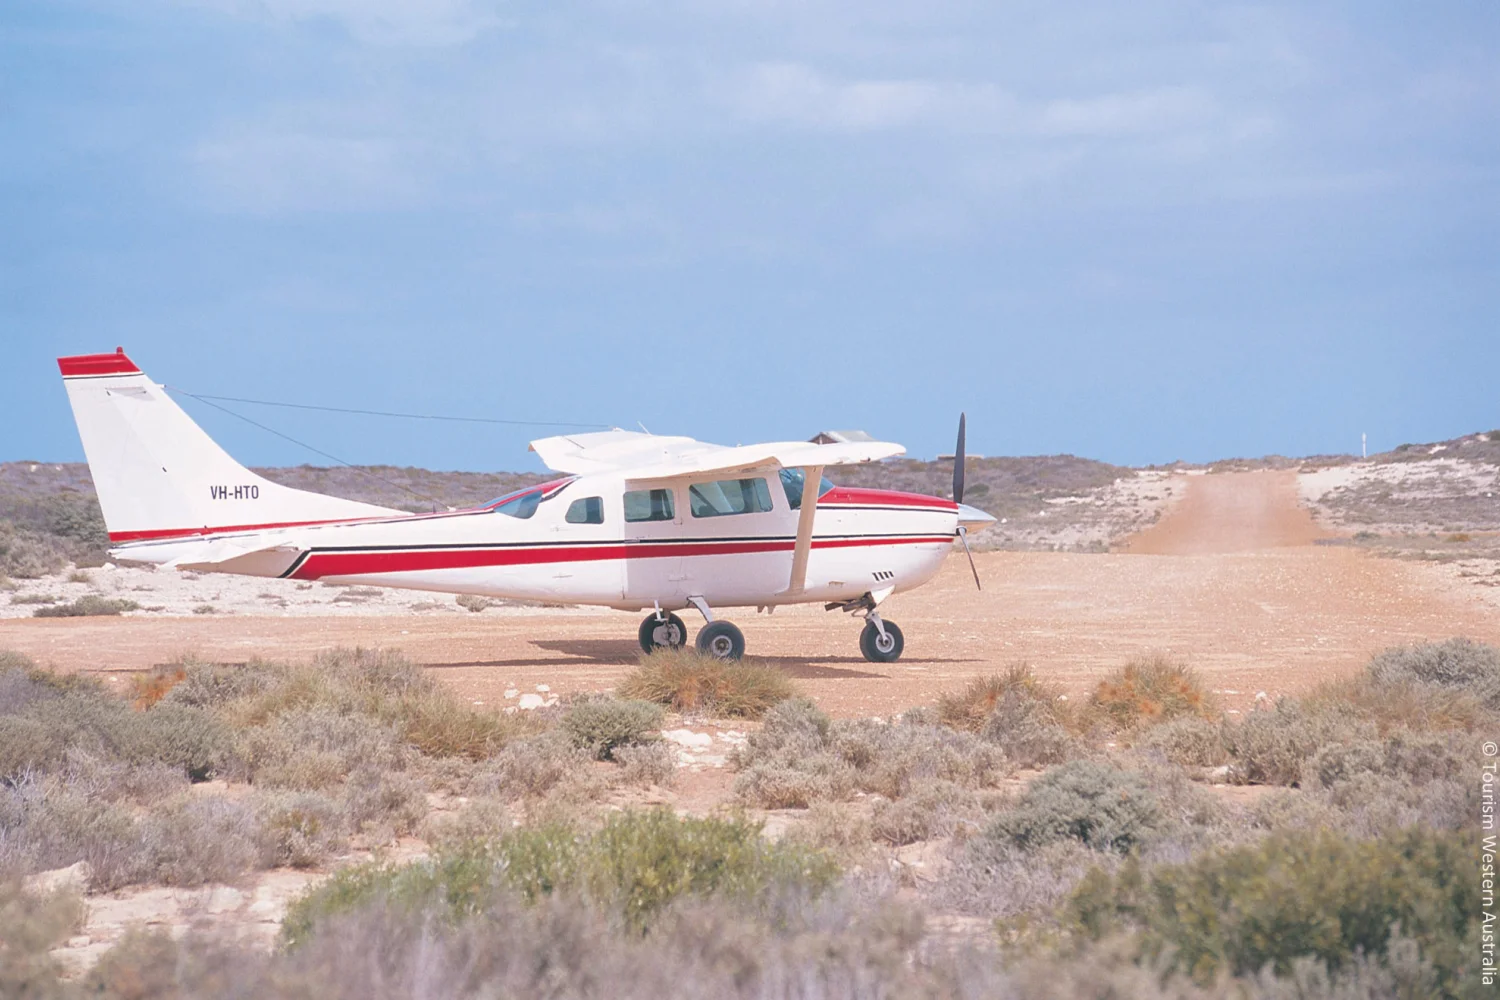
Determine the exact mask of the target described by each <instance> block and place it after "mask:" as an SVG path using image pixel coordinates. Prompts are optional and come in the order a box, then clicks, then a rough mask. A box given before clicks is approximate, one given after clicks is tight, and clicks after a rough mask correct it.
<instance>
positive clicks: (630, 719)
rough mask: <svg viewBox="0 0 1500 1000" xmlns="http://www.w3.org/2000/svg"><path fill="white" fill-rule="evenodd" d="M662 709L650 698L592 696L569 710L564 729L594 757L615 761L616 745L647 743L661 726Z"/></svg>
mask: <svg viewBox="0 0 1500 1000" xmlns="http://www.w3.org/2000/svg"><path fill="white" fill-rule="evenodd" d="M662 714H663V713H662V708H661V706H660V705H657V704H655V703H653V702H649V701H621V700H617V699H615V698H589V699H587V700H584V701H580V702H578V703H577V704H575V705H573V706H572V707H571V708H569V709H568V714H567V715H565V716H563V720H562V729H563V732H565V733H567V734H568V738H569V739H571V740H572V741H573V745H574V746H576V747H578V748H579V749H580V750H587V751H588V752H589V753H590V754H591V755H592V756H593V757H594V759H595V760H613V759H614V751H615V748H616V747H626V746H635V745H638V744H641V743H645V742H646V741H647V740H648V739H649V738H650V734H651V733H652V732H653V731H655V730H658V729H660V728H661V720H662Z"/></svg>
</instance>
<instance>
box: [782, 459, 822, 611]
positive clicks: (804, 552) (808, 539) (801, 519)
mask: <svg viewBox="0 0 1500 1000" xmlns="http://www.w3.org/2000/svg"><path fill="white" fill-rule="evenodd" d="M822 483H823V466H821V465H809V466H807V467H806V468H804V469H803V470H802V510H801V512H800V513H799V515H798V517H797V545H796V548H794V549H792V579H791V583H790V584H788V586H787V588H786V592H787V593H788V594H800V593H802V591H804V590H806V589H807V556H808V553H810V552H811V551H812V532H813V518H814V517H815V516H816V515H817V513H818V491H819V488H820V487H821V486H822Z"/></svg>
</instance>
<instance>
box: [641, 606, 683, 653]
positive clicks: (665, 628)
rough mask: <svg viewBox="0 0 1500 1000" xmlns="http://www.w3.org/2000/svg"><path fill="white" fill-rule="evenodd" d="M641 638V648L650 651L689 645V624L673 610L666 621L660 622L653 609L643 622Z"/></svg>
mask: <svg viewBox="0 0 1500 1000" xmlns="http://www.w3.org/2000/svg"><path fill="white" fill-rule="evenodd" d="M640 639H641V648H642V649H643V650H645V651H646V652H648V653H653V652H655V651H656V650H658V649H681V648H682V647H683V646H686V645H687V626H686V625H684V624H683V623H682V619H681V618H678V617H677V616H676V615H674V614H672V613H671V612H668V613H667V620H666V621H664V622H659V621H657V620H656V612H655V611H653V612H651V613H650V614H649V615H647V616H646V620H645V621H643V622H641V634H640Z"/></svg>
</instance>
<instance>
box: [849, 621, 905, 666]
mask: <svg viewBox="0 0 1500 1000" xmlns="http://www.w3.org/2000/svg"><path fill="white" fill-rule="evenodd" d="M881 624H882V625H884V626H885V635H881V634H880V629H878V628H876V627H875V623H874V622H866V623H865V629H864V631H863V632H861V633H860V634H859V651H860V652H861V653H863V654H865V659H867V660H869V661H870V662H871V663H895V662H896V661H897V660H899V659H901V650H903V649H905V648H906V639H905V637H903V636H902V635H901V630H900V629H899V628H897V627H896V623H895V622H888V621H882V622H881Z"/></svg>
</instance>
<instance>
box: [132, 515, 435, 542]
mask: <svg viewBox="0 0 1500 1000" xmlns="http://www.w3.org/2000/svg"><path fill="white" fill-rule="evenodd" d="M421 516H423V515H420V514H409V515H405V514H404V515H400V516H398V517H392V518H385V517H378V516H377V517H367V518H357V519H355V520H350V519H349V518H346V517H336V518H333V519H332V520H328V521H280V522H278V523H275V524H227V525H221V526H219V527H215V528H151V529H148V530H145V531H111V532H110V533H109V540H110V541H111V542H115V543H120V542H157V541H165V540H166V539H170V538H197V537H200V536H203V535H233V534H238V533H240V532H245V531H275V530H276V529H277V528H312V527H317V526H320V525H325V524H368V523H372V522H375V521H386V520H392V521H395V520H405V519H406V518H407V517H421Z"/></svg>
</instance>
